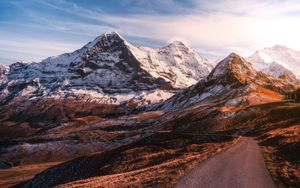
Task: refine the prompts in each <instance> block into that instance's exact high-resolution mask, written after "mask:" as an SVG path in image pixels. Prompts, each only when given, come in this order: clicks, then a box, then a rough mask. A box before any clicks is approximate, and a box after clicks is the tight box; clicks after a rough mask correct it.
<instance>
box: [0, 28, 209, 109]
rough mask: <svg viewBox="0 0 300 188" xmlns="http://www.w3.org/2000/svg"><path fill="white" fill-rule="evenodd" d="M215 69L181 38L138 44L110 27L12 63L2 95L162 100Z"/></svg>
mask: <svg viewBox="0 0 300 188" xmlns="http://www.w3.org/2000/svg"><path fill="white" fill-rule="evenodd" d="M211 69H212V65H210V63H209V61H207V60H206V59H204V58H202V57H200V56H199V55H198V54H197V53H196V52H195V51H193V50H192V49H190V48H188V47H187V46H185V45H184V44H183V43H181V42H175V43H172V44H170V45H168V46H166V47H163V48H159V49H157V48H147V47H136V46H134V45H132V44H130V43H129V42H127V41H126V40H125V39H124V38H123V37H122V36H121V35H120V34H118V33H117V32H108V33H104V34H103V35H101V36H99V37H97V38H95V39H94V40H93V41H92V42H89V43H88V44H86V45H85V46H83V47H82V48H81V49H79V50H76V51H74V52H71V53H65V54H62V55H59V56H55V57H49V58H47V59H45V60H43V61H42V62H40V63H28V64H27V63H22V62H19V63H15V64H12V65H10V69H9V72H8V73H7V74H5V75H7V76H5V77H6V78H7V79H5V81H1V82H3V84H1V87H0V93H1V95H0V99H1V100H2V101H8V100H11V99H14V98H15V97H28V98H35V97H57V98H69V97H73V98H79V99H82V98H83V96H84V98H86V97H87V98H89V99H93V100H94V99H95V100H98V101H99V100H100V101H99V102H102V103H114V104H119V103H121V102H123V101H128V100H129V99H132V98H140V100H143V101H144V102H145V101H146V100H152V101H153V100H155V101H160V100H164V99H165V98H166V97H170V96H171V95H172V92H171V91H170V90H173V89H177V88H186V87H188V86H190V85H192V84H195V83H196V82H197V81H198V80H200V79H201V78H204V77H206V76H207V75H208V74H209V72H210V70H211ZM3 77H4V76H3ZM1 80H4V79H3V78H1ZM12 88H13V89H12ZM146 95H147V96H150V95H151V96H152V97H147V96H146ZM154 95H155V96H154Z"/></svg>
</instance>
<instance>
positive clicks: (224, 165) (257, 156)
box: [175, 138, 276, 188]
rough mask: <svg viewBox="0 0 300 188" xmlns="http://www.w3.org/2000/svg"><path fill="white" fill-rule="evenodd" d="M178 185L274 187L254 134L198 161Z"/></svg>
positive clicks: (177, 187)
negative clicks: (252, 136) (253, 136)
mask: <svg viewBox="0 0 300 188" xmlns="http://www.w3.org/2000/svg"><path fill="white" fill-rule="evenodd" d="M175 187H176V188H187V187H188V188H193V187H199V188H208V187H211V188H246V187H247V188H275V187H276V186H275V184H274V182H273V180H272V178H271V176H270V174H269V172H268V170H267V169H266V166H265V162H264V160H263V156H262V152H261V149H260V147H259V146H258V144H257V143H256V141H255V140H253V139H252V138H245V140H243V141H242V142H240V143H238V144H237V145H235V146H233V147H232V148H230V149H228V150H226V151H225V152H222V153H220V154H218V155H216V156H215V157H212V158H210V159H208V160H206V161H204V162H202V163H200V164H199V165H197V166H196V167H195V168H194V169H193V170H192V171H191V172H190V173H188V174H187V175H186V176H185V177H183V178H182V179H181V180H180V181H179V182H178V183H177V185H176V186H175Z"/></svg>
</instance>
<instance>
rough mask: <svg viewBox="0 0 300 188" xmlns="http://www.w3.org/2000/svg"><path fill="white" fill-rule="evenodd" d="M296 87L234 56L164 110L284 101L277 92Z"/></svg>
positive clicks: (225, 60)
mask: <svg viewBox="0 0 300 188" xmlns="http://www.w3.org/2000/svg"><path fill="white" fill-rule="evenodd" d="M296 88H297V86H296V84H294V83H291V82H286V81H284V80H282V79H276V78H274V77H271V76H268V75H266V74H264V73H262V72H260V71H256V70H255V69H254V68H253V67H252V65H251V64H250V63H249V62H247V61H246V59H244V58H243V57H241V56H239V55H238V54H235V53H231V54H230V55H229V56H227V57H226V58H225V59H223V60H222V61H220V62H219V63H218V65H217V66H216V67H215V68H214V69H213V70H212V72H211V73H210V74H209V76H208V77H207V78H206V79H203V80H200V81H199V82H198V83H197V84H196V85H194V86H191V87H189V88H187V89H185V90H184V91H183V92H181V93H178V94H176V95H174V96H173V97H172V98H170V99H168V100H167V101H166V102H165V103H164V104H163V105H162V107H161V108H163V109H170V108H184V107H189V106H192V105H195V104H198V103H207V102H212V101H223V102H224V104H223V105H225V106H241V105H243V104H247V105H249V103H253V104H258V103H263V102H271V101H276V100H280V97H281V96H280V94H278V93H277V92H280V93H282V92H286V91H293V90H295V89H296Z"/></svg>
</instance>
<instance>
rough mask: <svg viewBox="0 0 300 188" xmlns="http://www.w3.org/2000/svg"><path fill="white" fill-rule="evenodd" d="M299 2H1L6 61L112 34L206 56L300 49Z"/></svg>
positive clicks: (1, 57) (0, 36) (0, 60)
mask: <svg viewBox="0 0 300 188" xmlns="http://www.w3.org/2000/svg"><path fill="white" fill-rule="evenodd" d="M299 23H300V3H299V1H296V0H287V1H277V0H266V1H263V2H262V1H258V0H252V1H251V2H246V1H243V0H241V1H237V0H236V1H235V0H222V1H220V0H203V1H201V0H89V1H87V0H86V1H84V0H1V1H0V64H10V63H13V62H15V61H20V60H23V61H40V60H42V59H45V58H46V57H48V56H54V55H59V54H61V53H64V52H71V51H73V50H76V49H78V48H80V47H81V46H83V45H84V44H85V43H87V42H89V41H91V40H93V39H94V38H96V37H97V36H98V35H100V34H102V33H104V32H108V31H118V32H119V33H120V34H121V35H123V36H124V37H125V38H126V39H127V40H128V41H129V42H131V43H133V44H136V45H143V46H152V47H160V46H164V45H166V44H167V43H168V42H170V41H172V40H182V41H183V42H185V43H187V44H188V45H189V46H191V47H193V48H195V49H196V50H197V51H198V52H199V53H200V54H201V55H202V56H204V57H208V58H210V59H221V58H223V57H225V56H226V55H228V54H229V53H231V52H236V53H239V54H241V55H243V56H248V55H250V54H251V53H252V52H254V51H255V50H257V49H260V48H263V47H268V46H272V45H275V44H281V45H285V46H288V47H291V48H295V49H298V50H300V37H298V36H299V33H300V24H299Z"/></svg>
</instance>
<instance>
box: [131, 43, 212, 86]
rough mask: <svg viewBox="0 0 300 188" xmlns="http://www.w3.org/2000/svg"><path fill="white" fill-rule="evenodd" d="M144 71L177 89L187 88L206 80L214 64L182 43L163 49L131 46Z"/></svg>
mask: <svg viewBox="0 0 300 188" xmlns="http://www.w3.org/2000/svg"><path fill="white" fill-rule="evenodd" d="M129 48H130V49H131V50H132V52H133V54H134V56H135V57H136V58H137V59H138V60H139V61H140V62H141V66H142V68H143V69H144V70H146V71H147V72H149V73H150V74H151V75H152V76H153V77H155V78H159V77H160V78H163V79H165V80H166V81H170V82H171V83H174V86H175V87H178V88H186V87H188V86H191V85H193V84H196V83H197V82H198V81H199V80H200V79H202V78H205V77H206V76H207V75H208V74H209V73H210V71H211V70H212V69H213V64H212V63H211V62H209V61H208V60H207V59H205V58H202V57H201V56H199V54H198V53H197V52H195V51H194V50H192V49H190V48H189V47H187V46H186V45H185V44H183V43H182V42H180V41H174V42H173V43H171V44H169V45H167V46H165V47H163V48H148V47H135V46H132V45H129Z"/></svg>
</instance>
